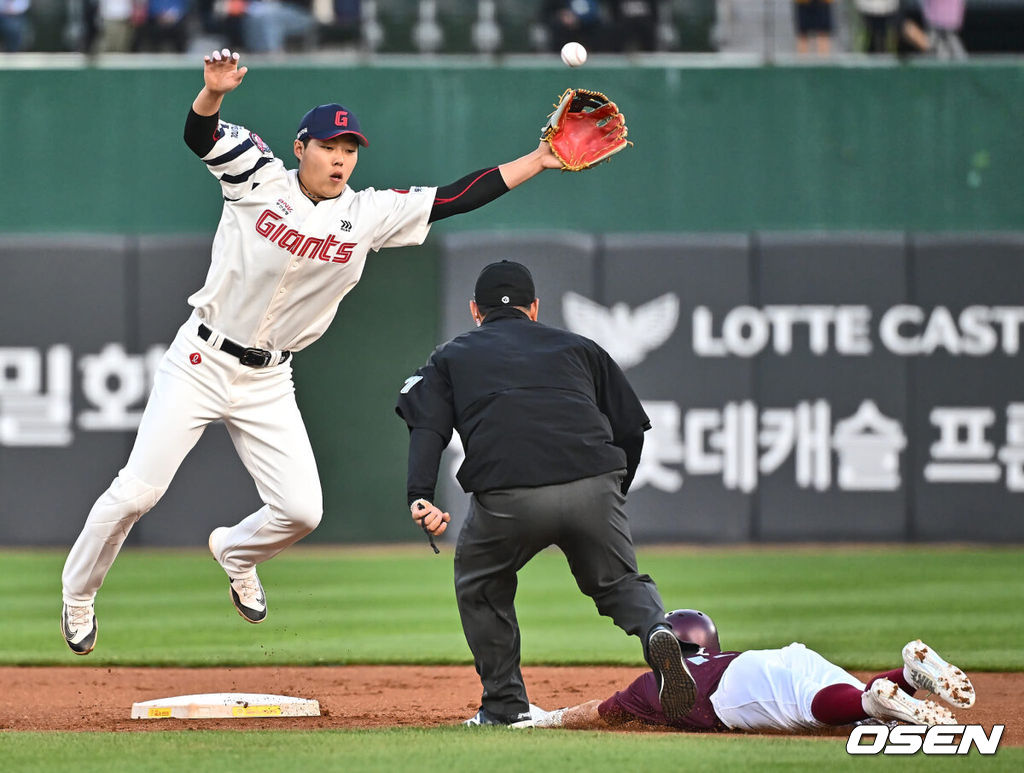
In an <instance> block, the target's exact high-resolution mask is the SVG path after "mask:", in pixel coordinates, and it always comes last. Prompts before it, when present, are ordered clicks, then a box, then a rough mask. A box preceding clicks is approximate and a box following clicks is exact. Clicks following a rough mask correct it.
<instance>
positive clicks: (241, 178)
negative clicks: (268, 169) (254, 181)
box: [220, 156, 274, 185]
mask: <svg viewBox="0 0 1024 773" xmlns="http://www.w3.org/2000/svg"><path fill="white" fill-rule="evenodd" d="M273 160H274V159H273V158H269V157H267V156H261V157H260V159H259V160H258V161H257V162H256V163H255V164H254V165H253V167H252V169H250V170H249V171H247V172H243V173H242V174H226V175H223V176H222V177H221V178H220V181H221V182H222V183H228V184H231V185H234V184H237V183H240V182H245V181H246V180H248V179H249V178H250V177H252V176H253V175H254V174H256V172H258V171H259V170H260V169H262V168H263V167H264V166H266V165H267V164H269V163H270V162H271V161H273Z"/></svg>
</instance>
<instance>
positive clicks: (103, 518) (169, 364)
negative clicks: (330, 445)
mask: <svg viewBox="0 0 1024 773" xmlns="http://www.w3.org/2000/svg"><path fill="white" fill-rule="evenodd" d="M199 322H200V320H199V319H198V318H197V317H196V316H195V314H193V316H192V317H191V318H190V319H189V321H188V322H186V323H185V324H184V325H183V326H182V327H181V328H180V329H179V331H178V334H177V335H176V336H175V338H174V342H173V343H172V344H171V346H170V348H169V349H168V351H167V354H166V355H165V356H164V358H163V360H162V361H161V363H160V366H159V368H158V370H157V373H156V377H155V380H154V383H153V391H152V393H151V394H150V396H149V402H148V403H147V404H146V409H145V411H144V412H143V415H142V420H141V423H140V424H139V431H138V435H137V436H136V438H135V445H134V447H133V448H132V452H131V455H130V456H129V458H128V462H127V463H126V464H125V466H124V468H123V469H122V470H121V471H120V472H119V473H118V475H117V477H116V478H115V479H114V482H113V483H112V484H111V485H110V488H108V489H107V490H106V491H105V492H104V493H103V494H102V495H101V496H100V498H99V499H97V500H96V503H95V504H94V505H93V507H92V510H91V511H90V512H89V517H88V519H87V520H86V522H85V527H84V528H83V530H82V533H81V534H80V535H79V537H78V540H77V541H76V542H75V544H74V546H73V547H72V548H71V552H70V554H69V555H68V558H67V562H66V563H65V565H64V573H63V576H62V581H63V586H64V601H65V602H66V603H68V604H86V603H91V602H92V601H93V600H94V599H95V597H96V592H97V591H98V590H99V588H100V586H101V585H102V584H103V579H104V578H105V577H106V575H107V572H108V571H109V570H110V567H111V565H112V564H113V563H114V559H115V558H116V557H117V554H118V551H120V549H121V545H122V544H123V543H124V540H125V538H126V537H127V536H128V532H129V531H130V530H131V528H132V526H133V525H134V524H135V522H136V521H138V520H139V518H141V517H142V516H143V515H144V514H145V513H146V512H147V511H148V510H149V509H150V508H152V507H153V505H155V504H156V503H157V502H158V501H159V500H160V497H161V496H163V494H164V492H165V491H166V490H167V487H168V486H169V485H170V483H171V479H172V478H173V477H174V474H175V473H176V472H177V470H178V467H179V466H180V465H181V463H182V461H183V460H184V459H185V456H186V455H187V454H188V452H189V451H191V450H192V448H193V447H194V446H195V444H196V443H197V442H198V440H199V438H200V436H201V435H202V434H203V430H205V429H206V426H207V425H208V424H210V422H213V421H217V420H222V421H223V422H224V424H225V426H226V427H227V429H228V433H229V434H230V436H231V440H232V442H233V443H234V445H235V450H236V451H237V452H238V456H239V458H241V460H242V463H243V464H244V465H245V467H246V469H247V470H248V471H249V474H250V475H252V478H253V480H254V481H255V483H256V488H257V491H258V492H259V495H260V498H261V499H262V500H263V502H264V503H265V504H264V506H263V507H261V508H260V509H259V510H257V511H256V512H255V513H252V514H251V515H249V516H247V517H246V518H243V519H242V521H240V522H239V523H237V524H235V525H234V526H232V527H231V529H230V531H229V532H228V534H227V535H226V537H225V539H223V540H222V544H221V547H222V548H223V551H224V552H223V553H222V555H221V563H222V565H223V566H224V568H225V570H226V571H227V573H228V575H229V576H232V577H235V576H239V575H242V574H244V573H245V572H247V571H248V570H250V569H251V568H252V567H253V566H254V565H256V564H258V563H260V562H261V561H266V560H267V559H269V558H272V557H273V556H275V555H276V554H277V553H279V552H280V551H281V550H283V549H284V548H286V547H288V546H289V545H291V544H292V543H294V542H296V541H297V540H299V539H301V538H302V537H304V536H305V535H307V534H309V533H310V532H311V531H312V530H313V529H315V528H316V526H317V524H319V523H320V518H321V515H322V514H323V494H322V493H321V489H320V478H319V475H318V474H317V469H316V461H315V459H314V458H313V450H312V448H311V447H310V444H309V437H308V435H307V434H306V427H305V425H304V424H303V422H302V416H301V415H300V414H299V408H298V405H297V404H296V402H295V387H294V384H293V382H292V367H291V365H292V363H291V360H287V361H285V362H284V363H283V364H281V365H276V366H273V367H268V368H250V367H247V366H245V365H242V364H241V363H240V362H239V361H238V359H237V358H236V357H233V356H231V355H229V354H226V353H224V352H222V351H220V350H218V349H214V348H213V347H211V346H210V345H209V344H208V343H207V342H206V341H204V340H203V339H201V338H200V337H199V336H198V333H197V330H198V327H199ZM196 355H198V359H199V360H200V361H199V362H193V360H196V359H197V357H196ZM217 507H218V503H217V502H216V501H211V502H210V503H209V508H210V511H211V518H216V517H217V515H216V510H217ZM215 525H217V524H216V523H213V524H211V529H212V528H213V526H215Z"/></svg>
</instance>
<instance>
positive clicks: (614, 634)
mask: <svg viewBox="0 0 1024 773" xmlns="http://www.w3.org/2000/svg"><path fill="white" fill-rule="evenodd" d="M639 558H640V566H641V569H642V570H643V571H646V572H648V573H650V574H651V575H652V576H653V577H654V578H655V579H656V580H657V582H658V585H659V587H660V589H661V592H662V595H663V597H664V599H665V602H666V604H667V605H668V606H669V607H670V608H672V607H685V606H689V607H698V608H701V609H704V610H705V611H707V612H709V613H710V614H711V615H712V616H713V617H714V618H715V620H716V622H717V623H718V626H719V629H720V632H721V636H722V643H723V646H725V647H726V648H728V649H748V648H756V647H774V646H781V645H783V644H787V643H789V642H790V641H794V640H797V641H802V642H804V643H806V644H807V645H808V646H810V647H813V648H814V649H817V650H818V651H819V652H821V653H822V654H823V655H825V656H826V657H828V658H829V659H831V660H833V661H834V662H836V663H839V664H841V665H843V666H845V667H847V668H851V669H854V668H878V669H881V668H888V667H891V665H892V664H893V662H894V659H896V658H898V657H899V650H900V648H901V647H902V645H903V644H904V643H905V642H906V641H908V640H909V639H911V638H915V637H921V638H923V639H924V640H925V641H928V642H929V643H931V644H933V645H935V646H936V647H937V648H938V649H939V650H940V651H942V652H943V654H944V655H947V656H948V657H949V658H950V659H951V660H953V661H954V662H956V663H957V664H958V665H961V666H963V667H965V668H966V669H969V670H1015V671H1019V670H1024V647H1021V645H1020V631H1021V630H1024V571H1022V569H1021V567H1022V566H1024V550H1021V549H1019V548H1012V549H999V548H992V549H985V548H967V547H964V548H954V547H950V548H934V547H920V548H892V547H866V548H833V547H825V548H820V549H818V548H816V549H810V548H785V547H779V548H767V549H745V548H737V549H697V548H692V549H668V548H649V549H641V550H640V554H639ZM63 559H64V553H63V551H61V552H56V551H36V550H32V551H13V550H6V551H0V564H2V566H3V570H2V572H0V598H3V599H4V604H3V610H4V615H3V625H0V663H2V664H4V665H51V664H57V665H61V664H63V665H76V666H77V665H90V666H99V665H184V666H212V665H268V666H271V665H273V666H277V665H304V664H309V665H322V664H346V663H471V662H472V660H471V658H470V654H469V651H468V649H467V647H466V644H465V640H464V639H463V637H462V632H461V629H460V627H459V621H458V613H457V611H456V609H455V601H454V593H453V590H452V582H451V548H450V547H448V548H446V549H445V550H444V551H443V553H442V555H441V556H439V557H434V556H433V555H432V554H431V553H430V552H429V550H427V549H426V548H420V547H419V546H416V547H415V548H413V547H403V548H398V549H387V548H381V549H351V550H345V549H327V548H315V547H314V548H303V547H297V548H293V549H291V550H289V551H286V552H285V553H283V554H282V555H281V556H279V557H278V558H276V559H275V560H273V561H271V562H269V563H268V564H266V565H265V566H264V567H261V570H260V575H261V577H262V579H263V582H264V586H265V587H266V590H267V595H268V599H269V602H270V609H271V614H270V617H269V618H268V621H267V622H266V623H264V624H263V625H260V626H246V625H243V624H241V623H240V621H239V620H238V618H237V616H236V615H234V613H233V611H232V610H230V602H229V600H228V595H227V587H226V586H227V583H226V580H225V578H224V575H223V573H222V572H221V570H220V569H219V567H217V565H216V564H215V563H214V562H213V561H212V560H211V559H210V558H209V557H208V555H207V554H206V553H205V552H201V551H199V550H195V551H142V550H125V551H124V552H123V553H122V555H121V556H120V557H119V559H118V561H117V563H116V564H115V566H114V568H113V570H112V571H111V573H110V575H109V576H108V578H107V582H106V584H105V585H104V588H103V590H102V591H101V593H100V596H99V599H98V602H97V614H98V616H99V619H100V622H101V628H100V638H99V644H98V646H97V649H96V651H95V652H93V653H92V654H91V655H90V656H89V657H88V658H77V657H75V656H74V655H72V654H71V653H70V652H69V651H68V650H67V649H66V647H65V645H64V643H63V641H62V640H61V637H60V634H59V630H58V623H57V621H58V615H59V610H60V570H61V566H62V564H63ZM226 611H227V612H230V614H226ZM518 611H519V618H520V623H521V626H522V629H523V660H524V663H526V664H580V663H601V664H632V665H640V662H641V661H640V656H639V647H638V646H637V643H636V642H635V640H632V639H630V638H629V637H627V636H625V635H624V634H622V633H621V632H620V631H619V630H618V629H617V628H615V627H614V625H612V623H611V622H610V621H609V620H608V619H607V618H601V617H599V616H598V615H597V614H596V612H595V611H594V608H593V604H592V603H591V602H590V600H589V599H587V598H585V597H583V596H581V594H580V593H579V592H578V590H577V589H576V587H575V584H574V583H573V581H572V578H571V576H570V575H569V572H568V568H567V566H566V564H565V560H564V559H563V558H562V556H561V555H560V554H559V553H557V552H551V551H549V552H545V553H543V554H541V555H540V556H538V557H537V559H535V560H534V562H532V563H531V564H530V565H529V566H528V567H527V568H526V570H524V572H522V574H521V580H520V589H519V601H518ZM168 621H178V622H179V623H180V624H179V625H176V626H175V629H174V638H175V643H174V646H173V647H168V645H167V626H168ZM581 635H582V636H583V638H584V640H586V641H587V642H588V643H589V647H588V649H587V651H585V652H581V651H580V649H579V646H578V642H579V638H578V637H579V636H581ZM423 653H429V656H426V657H424V655H423ZM610 686H611V685H610ZM0 719H2V718H0ZM0 725H2V722H0ZM143 761H144V762H143ZM878 764H883V765H885V764H889V765H891V764H898V765H899V766H900V769H901V770H904V769H906V770H917V769H922V770H925V769H927V770H945V769H947V768H948V767H949V766H950V765H956V764H961V765H963V764H971V765H972V767H973V766H977V765H983V766H984V767H985V769H986V770H996V769H1006V770H1020V769H1022V767H1024V752H1021V750H1020V749H1011V748H1006V749H1001V750H1000V752H999V753H998V754H997V755H996V757H993V758H985V759H981V758H979V757H977V755H975V756H974V757H973V758H972V761H971V762H970V763H966V762H965V763H960V761H959V760H958V759H956V758H948V759H942V758H935V757H927V758H926V757H919V756H918V757H914V758H908V759H902V758H901V759H899V760H897V761H894V760H893V759H892V758H884V759H879V758H871V759H866V758H865V759H853V758H849V757H847V755H846V754H845V751H844V750H843V748H842V745H841V744H840V743H837V742H834V741H831V740H821V739H787V738H735V737H725V738H721V737H701V736H688V735H685V734H679V735H666V734H641V735H624V734H603V735H602V734H591V733H586V734H581V733H577V734H573V733H547V734H543V733H540V732H534V733H523V734H509V733H508V732H507V731H503V732H494V731H490V730H485V731H484V732H479V731H477V732H473V731H467V730H464V729H462V728H450V729H443V730H429V731H426V730H408V729H403V730H393V731H322V732H301V733H299V732H284V731H276V732H251V731H245V732H226V733H215V732H208V731H191V732H158V733H138V734H134V733H133V734H64V733H0V768H2V769H3V770H5V771H6V770H12V771H21V770H56V769H58V768H59V769H65V770H66V769H74V770H75V771H76V773H77V771H83V770H101V769H102V770H113V771H120V770H126V771H127V770H140V769H143V768H145V770H147V771H157V770H192V771H205V770H216V771H221V770H225V769H229V768H232V767H244V769H245V770H247V771H249V770H282V769H284V770H310V771H315V770H394V769H395V768H396V767H398V766H401V767H409V766H412V767H413V768H415V769H416V770H426V771H434V770H438V771H446V772H447V771H452V770H487V769H493V770H496V771H505V770H508V771H514V770H526V769H529V770H530V771H531V773H539V772H540V771H548V770H552V771H554V770H558V771H564V770H587V771H616V772H617V773H618V772H621V771H629V770H643V769H649V768H659V767H660V768H664V769H669V767H671V768H672V769H683V768H686V769H693V770H712V769H713V770H716V771H721V770H739V769H751V770H803V769H812V768H818V769H824V770H846V769H853V768H854V767H855V766H856V767H857V768H860V766H862V765H878Z"/></svg>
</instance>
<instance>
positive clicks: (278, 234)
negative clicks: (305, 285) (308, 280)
mask: <svg viewBox="0 0 1024 773" xmlns="http://www.w3.org/2000/svg"><path fill="white" fill-rule="evenodd" d="M280 220H281V216H280V215H279V214H277V213H276V212H274V211H273V210H271V209H265V210H263V214H262V215H260V218H259V220H257V221H256V233H258V234H259V235H260V236H262V237H264V238H265V239H268V240H270V241H271V242H273V243H274V244H276V245H277V246H278V247H280V248H281V249H282V250H288V252H290V253H292V254H293V255H298V256H299V257H301V258H309V259H310V260H322V261H324V262H326V263H348V262H349V260H350V259H351V258H352V250H354V249H355V248H356V247H357V246H358V245H357V244H355V243H354V242H341V241H338V240H337V239H336V238H335V237H334V234H329V235H328V236H327V238H326V239H321V238H319V237H317V236H307V235H306V234H304V233H300V232H299V231H296V230H295V229H294V228H289V227H288V224H287V223H281V222H279V221H280Z"/></svg>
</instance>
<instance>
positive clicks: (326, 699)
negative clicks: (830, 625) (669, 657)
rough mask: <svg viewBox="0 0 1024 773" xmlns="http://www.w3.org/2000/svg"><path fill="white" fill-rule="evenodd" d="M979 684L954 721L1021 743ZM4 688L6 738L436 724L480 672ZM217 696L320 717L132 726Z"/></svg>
mask: <svg viewBox="0 0 1024 773" xmlns="http://www.w3.org/2000/svg"><path fill="white" fill-rule="evenodd" d="M639 673H640V671H639V670H638V669H636V668H622V667H588V668H569V667H558V668H543V667H534V668H524V669H523V674H524V676H525V678H526V683H527V685H528V686H529V689H530V698H531V700H532V701H533V702H534V703H536V704H537V705H539V706H541V707H543V708H546V709H553V708H557V707H559V706H566V705H571V704H576V703H582V702H583V701H586V700H590V699H592V698H604V697H607V696H608V695H610V694H611V693H612V692H614V690H616V689H619V688H622V687H625V686H626V685H627V684H629V682H630V681H631V680H632V679H634V678H635V677H636V676H637V675H638V674H639ZM859 676H861V677H862V678H863V677H865V676H868V675H867V674H859ZM972 679H973V681H974V685H975V688H976V689H977V692H978V696H979V697H978V703H977V704H976V705H975V707H974V708H972V709H970V710H961V711H959V712H957V718H958V719H959V720H960V721H961V722H964V723H980V724H982V725H984V726H985V727H988V728H990V727H991V726H992V725H993V724H1005V725H1006V732H1005V734H1004V736H1003V741H1002V744H1003V745H1015V746H1019V745H1024V701H1022V700H1021V695H1022V693H1024V674H1019V673H1014V674H986V673H979V674H973V675H972ZM0 684H2V685H3V689H2V690H0V730H7V731H10V730H73V731H105V732H110V731H125V730H136V731H140V730H143V731H144V730H148V731H152V730H174V729H182V728H192V729H199V728H224V729H226V728H230V729H237V730H243V729H244V730H250V729H256V728H280V729H283V728H297V729H317V728H330V729H342V728H374V727H395V726H436V725H450V724H455V723H457V722H459V721H461V720H463V719H465V718H466V717H468V716H471V715H472V714H474V713H475V712H476V708H477V705H478V701H479V698H480V684H479V682H478V681H477V676H476V673H475V672H474V671H473V669H472V668H470V667H468V666H338V667H334V666H322V667H316V668H299V667H287V668H265V667H264V668H218V669H204V668H116V667H110V668H82V667H61V668H37V667H22V668H13V667H4V668H0ZM213 692H242V693H270V694H279V695H290V696H294V697H298V698H315V699H316V700H318V701H320V707H321V711H322V712H323V716H320V717H294V718H249V719H219V720H212V719H203V720H199V719H154V720H133V719H130V714H131V706H132V703H135V702H139V701H147V700H152V699H155V698H167V697H170V696H174V695H191V694H195V693H213ZM837 732H838V731H837ZM830 734H837V733H830ZM843 735H844V736H845V735H846V733H845V732H844V733H843Z"/></svg>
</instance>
